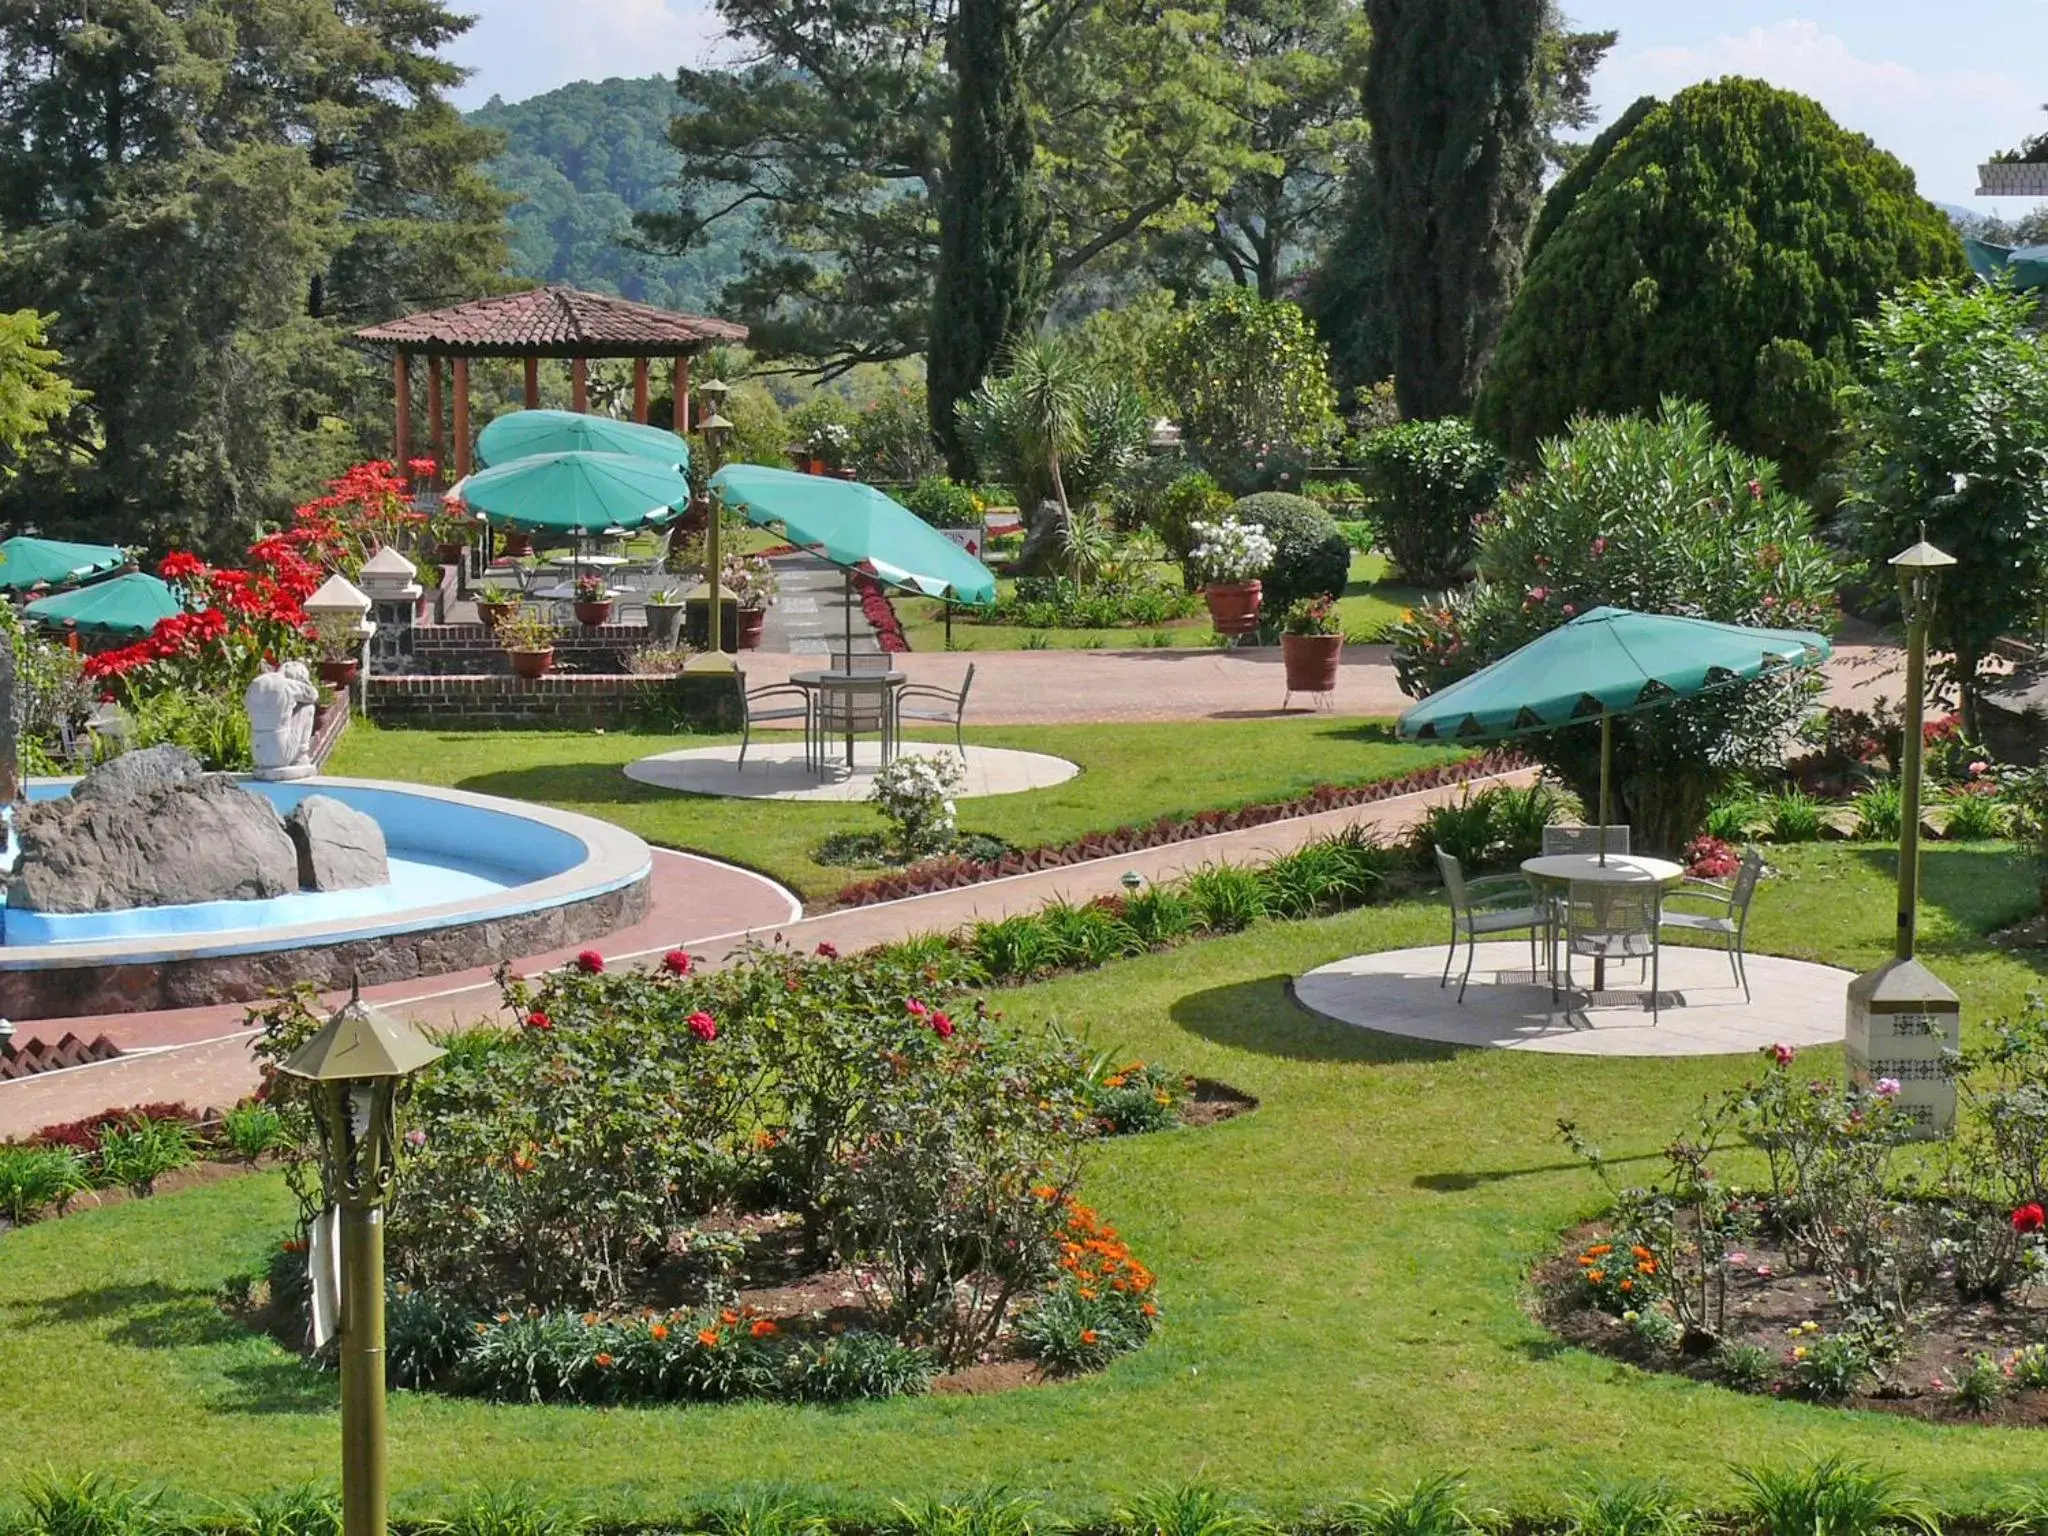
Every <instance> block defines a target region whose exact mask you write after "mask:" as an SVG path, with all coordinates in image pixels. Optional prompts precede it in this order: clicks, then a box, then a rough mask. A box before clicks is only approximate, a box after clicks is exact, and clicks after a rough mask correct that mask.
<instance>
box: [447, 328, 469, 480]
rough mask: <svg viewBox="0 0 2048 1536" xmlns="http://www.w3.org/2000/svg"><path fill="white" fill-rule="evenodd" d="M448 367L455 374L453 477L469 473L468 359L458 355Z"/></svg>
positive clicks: (457, 477)
mask: <svg viewBox="0 0 2048 1536" xmlns="http://www.w3.org/2000/svg"><path fill="white" fill-rule="evenodd" d="M450 367H451V369H452V371H453V372H454V375H455V478H456V479H458V480H460V479H461V478H462V477H463V476H464V475H466V474H468V473H469V359H468V358H466V357H458V358H456V359H455V360H454V362H453V363H452V364H450Z"/></svg>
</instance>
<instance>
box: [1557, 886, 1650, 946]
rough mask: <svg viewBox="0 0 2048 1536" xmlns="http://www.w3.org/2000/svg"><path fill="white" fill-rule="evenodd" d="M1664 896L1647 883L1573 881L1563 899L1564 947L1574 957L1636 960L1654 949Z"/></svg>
mask: <svg viewBox="0 0 2048 1536" xmlns="http://www.w3.org/2000/svg"><path fill="white" fill-rule="evenodd" d="M1663 896H1664V893H1663V891H1662V889H1661V888H1660V887H1658V886H1657V885H1655V884H1654V883H1652V882H1650V881H1644V882H1642V883H1641V884H1628V885H1620V884H1615V883H1613V882H1610V881H1604V880H1602V881H1591V880H1574V881H1572V882H1571V885H1570V887H1569V889H1568V890H1567V891H1566V894H1565V900H1564V932H1565V943H1566V945H1567V946H1568V947H1569V948H1570V949H1571V950H1572V951H1573V952H1574V953H1576V954H1582V955H1602V956H1605V957H1606V958H1608V959H1610V960H1611V959H1615V958H1617V957H1620V956H1627V957H1628V958H1630V959H1640V958H1641V957H1643V956H1645V955H1649V954H1652V953H1654V952H1655V950H1656V948H1657V922H1658V918H1659V916H1660V913H1661V909H1662V906H1663Z"/></svg>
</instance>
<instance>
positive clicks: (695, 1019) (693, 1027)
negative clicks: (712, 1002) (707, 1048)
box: [684, 1008, 718, 1041]
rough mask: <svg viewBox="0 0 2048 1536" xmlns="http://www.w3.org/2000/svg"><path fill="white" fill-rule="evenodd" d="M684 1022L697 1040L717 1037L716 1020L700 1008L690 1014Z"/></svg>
mask: <svg viewBox="0 0 2048 1536" xmlns="http://www.w3.org/2000/svg"><path fill="white" fill-rule="evenodd" d="M684 1022H685V1023H687V1024H688V1025H689V1026H690V1033H691V1034H693V1035H695V1036H696V1037H697V1038H698V1039H699V1040H706V1041H709V1040H716V1039H717V1038H718V1020H716V1019H714V1018H712V1017H711V1015H710V1014H708V1013H706V1012H705V1011H704V1010H703V1009H702V1008H699V1009H698V1010H697V1011H696V1012H695V1013H693V1014H691V1015H690V1016H689V1018H688V1019H686V1020H684Z"/></svg>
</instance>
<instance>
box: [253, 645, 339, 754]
mask: <svg viewBox="0 0 2048 1536" xmlns="http://www.w3.org/2000/svg"><path fill="white" fill-rule="evenodd" d="M319 702H320V690H319V689H318V688H316V687H314V686H313V679H312V676H311V674H310V673H308V672H307V671H306V664H305V663H304V662H303V661H288V662H286V663H285V664H284V665H283V666H281V667H278V668H277V669H276V670H274V671H273V670H271V669H269V668H265V669H264V670H263V671H262V672H261V673H259V674H258V675H257V678H256V680H255V681H254V682H253V683H251V684H250V685H249V688H248V691H247V692H245V693H244V694H243V695H242V708H243V709H245V710H247V711H248V713H249V737H250V746H251V749H252V751H253V753H254V755H255V758H256V777H257V778H259V779H306V778H311V777H312V776H313V773H314V771H315V770H314V767H313V761H312V749H313V706H314V705H315V704H317V703H319Z"/></svg>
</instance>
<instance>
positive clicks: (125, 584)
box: [22, 571, 185, 635]
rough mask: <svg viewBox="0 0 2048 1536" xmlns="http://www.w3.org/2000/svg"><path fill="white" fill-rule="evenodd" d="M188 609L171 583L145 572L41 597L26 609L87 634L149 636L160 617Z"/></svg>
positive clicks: (34, 616) (45, 621) (48, 621)
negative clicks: (172, 588) (180, 600)
mask: <svg viewBox="0 0 2048 1536" xmlns="http://www.w3.org/2000/svg"><path fill="white" fill-rule="evenodd" d="M184 611H185V605H184V604H183V603H181V602H179V601H178V594H177V593H176V592H174V591H172V590H171V588H170V586H169V584H167V583H165V582H162V581H159V580H158V579H157V578H156V577H154V576H151V575H149V574H147V573H146V572H143V571H130V572H129V573H128V574H127V575H125V576H116V577H114V578H113V580H111V581H97V582H94V583H93V584H92V585H91V586H89V587H76V588H74V589H73V590H71V591H69V592H59V593H56V594H55V595H53V596H50V597H39V598H37V599H36V600H35V601H34V602H32V603H30V604H29V605H28V606H27V607H26V608H24V609H22V612H23V613H25V614H27V615H28V617H30V618H32V619H35V620H36V621H38V622H39V623H43V624H48V625H51V626H52V627H56V628H62V627H64V626H66V625H69V626H72V627H74V628H76V629H77V630H78V632H79V633H80V634H86V635H146V634H148V633H149V632H150V631H151V630H153V629H155V628H156V625H157V620H159V619H168V618H169V617H170V616H171V615H172V614H174V613H183V612H184Z"/></svg>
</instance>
